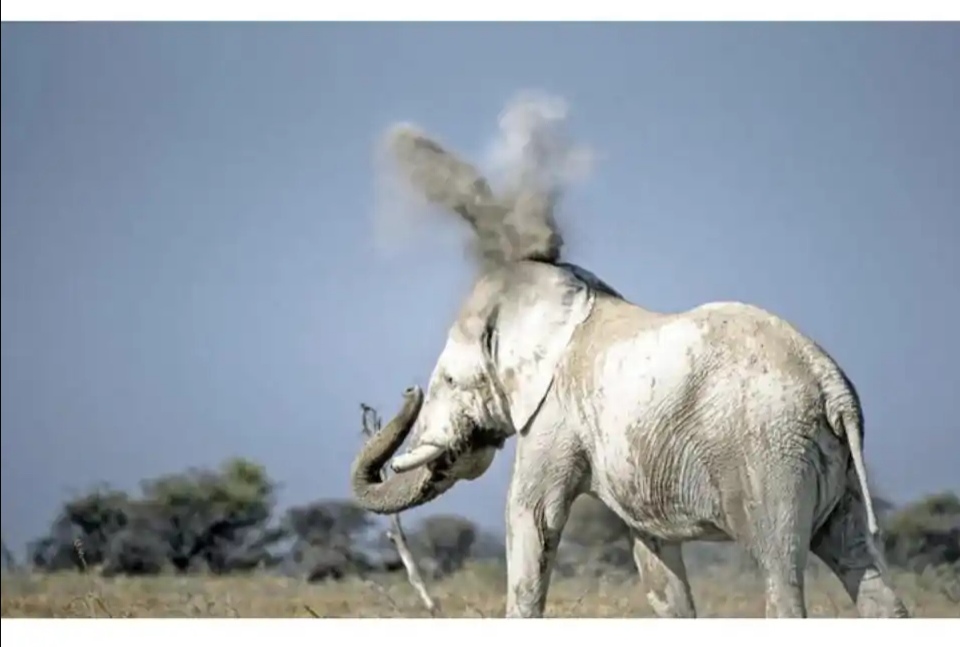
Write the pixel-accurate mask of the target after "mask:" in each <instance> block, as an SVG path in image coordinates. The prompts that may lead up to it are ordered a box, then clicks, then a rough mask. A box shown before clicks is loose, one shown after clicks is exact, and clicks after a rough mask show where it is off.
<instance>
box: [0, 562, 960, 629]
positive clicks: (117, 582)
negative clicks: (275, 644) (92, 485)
mask: <svg viewBox="0 0 960 647" xmlns="http://www.w3.org/2000/svg"><path fill="white" fill-rule="evenodd" d="M896 586H897V589H898V591H899V592H900V593H901V595H902V596H903V597H904V599H905V601H906V602H907V605H908V606H909V608H910V609H911V611H912V612H913V613H914V614H915V615H917V616H921V617H940V618H943V617H954V618H955V617H960V603H958V602H955V601H953V600H951V599H950V598H948V597H947V596H946V595H945V594H944V593H942V591H941V590H940V587H938V586H937V585H936V583H934V582H930V581H926V580H925V578H923V577H918V576H915V575H911V574H905V573H903V574H898V575H897V576H896ZM693 588H694V595H695V596H696V600H697V604H698V611H699V612H700V615H701V616H703V617H761V616H762V615H763V597H762V589H761V587H760V584H759V582H758V581H757V580H756V579H755V578H754V577H751V576H748V575H739V574H737V573H718V574H713V575H703V576H701V577H699V578H694V580H693ZM431 591H432V593H433V594H434V595H435V597H436V598H437V601H438V602H439V603H440V605H441V615H444V616H450V617H493V618H496V617H502V615H503V605H504V591H505V588H504V581H503V575H502V573H499V572H496V571H492V570H490V569H487V568H484V567H482V566H476V567H471V568H470V569H468V570H466V571H464V572H462V573H459V574H457V575H456V576H454V577H451V578H449V579H448V580H446V581H443V582H438V583H435V584H434V585H433V586H432V588H431ZM807 603H808V608H809V613H810V615H811V616H814V617H836V616H842V617H854V616H855V615H856V614H855V611H854V608H853V606H852V605H851V603H850V602H849V601H848V600H847V599H846V598H845V596H844V594H843V592H842V590H841V589H840V586H839V584H838V583H837V582H836V581H835V580H833V579H832V578H828V577H825V576H824V577H813V578H811V579H810V581H809V583H808V587H807ZM426 615H428V614H427V612H426V611H425V610H424V608H423V607H422V606H421V605H420V603H419V600H418V598H417V596H416V594H415V593H414V591H413V589H412V588H411V587H410V585H409V584H407V582H406V580H405V578H404V577H403V576H402V575H397V576H396V577H386V578H381V579H378V580H377V581H373V580H366V581H365V580H350V581H343V582H337V583H324V584H308V583H305V582H301V581H297V580H292V579H289V578H282V577H275V576H270V575H250V576H238V577H218V578H212V577H203V576H163V577H153V578H129V579H128V578H117V579H101V578H98V577H96V576H94V575H84V574H62V575H14V576H4V579H3V586H2V616H3V617H4V618H9V617H35V618H42V617H60V618H64V617H115V618H119V617H221V618H222V617H259V618H264V617H271V618H272V617H311V616H314V617H424V616H426ZM547 615H548V616H553V617H608V618H613V617H642V616H651V615H652V612H651V609H650V607H649V605H648V604H647V602H646V600H645V599H644V590H643V587H642V586H641V585H640V584H639V583H638V582H637V581H636V580H631V581H627V582H619V583H615V582H610V581H597V580H572V579H559V580H557V581H556V582H555V583H554V584H553V586H552V587H551V590H550V597H549V601H548V603H547Z"/></svg>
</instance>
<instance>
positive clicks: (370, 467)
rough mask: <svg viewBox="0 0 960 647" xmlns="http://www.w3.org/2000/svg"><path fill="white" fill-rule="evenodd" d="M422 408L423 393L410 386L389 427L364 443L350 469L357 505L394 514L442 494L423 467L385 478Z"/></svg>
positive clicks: (372, 510)
mask: <svg viewBox="0 0 960 647" xmlns="http://www.w3.org/2000/svg"><path fill="white" fill-rule="evenodd" d="M421 406H423V392H422V391H421V390H420V389H419V388H418V387H411V388H409V389H407V390H406V391H405V392H404V402H403V407H402V408H401V409H400V412H399V413H398V414H397V415H396V417H395V418H393V420H391V421H390V422H389V423H387V425H386V426H385V427H384V428H383V429H381V430H380V431H379V432H377V433H376V434H375V435H374V436H373V437H371V438H370V439H369V440H367V442H366V443H365V444H364V446H363V448H362V449H361V450H360V453H359V454H358V455H357V457H356V459H355V460H354V461H353V466H352V467H351V469H350V483H351V487H352V488H353V495H354V497H355V498H356V499H357V503H358V504H359V505H360V506H361V507H362V508H364V509H366V510H369V511H371V512H374V513H377V514H394V513H397V512H402V511H404V510H407V509H408V508H414V507H416V506H419V505H422V504H424V503H427V502H428V501H431V500H433V499H434V498H436V497H437V496H439V495H440V490H439V488H437V487H435V486H434V484H433V483H431V481H432V479H433V473H432V472H431V471H430V468H429V467H426V466H423V467H418V468H416V469H412V470H410V471H408V472H403V473H400V474H392V475H390V476H389V477H388V478H387V479H386V480H384V479H383V476H382V473H381V470H382V469H383V467H384V465H386V463H387V461H388V460H390V458H391V457H392V456H393V454H394V452H396V451H397V449H399V448H400V445H402V444H403V441H404V440H406V437H407V434H409V433H410V429H411V428H412V427H413V424H414V422H416V420H417V415H418V414H419V413H420V408H421Z"/></svg>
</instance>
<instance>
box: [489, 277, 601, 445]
mask: <svg viewBox="0 0 960 647" xmlns="http://www.w3.org/2000/svg"><path fill="white" fill-rule="evenodd" d="M538 265H540V268H542V269H541V270H540V271H537V272H535V273H534V277H533V278H534V279H535V280H534V281H533V282H530V281H528V280H525V281H521V282H520V284H519V285H518V286H517V287H516V289H510V290H508V291H507V292H506V293H505V294H504V297H503V299H502V300H501V302H500V306H499V307H498V308H497V312H496V313H495V315H494V319H495V322H491V324H490V328H491V334H490V335H489V336H488V338H489V339H491V340H492V341H490V342H488V348H489V349H490V352H491V354H492V356H493V358H494V364H495V367H496V369H495V370H496V374H497V377H498V378H499V381H500V383H501V385H502V386H503V392H504V395H505V398H506V401H507V405H508V407H509V413H510V419H511V422H512V423H513V427H514V429H515V430H516V432H517V433H523V432H524V431H525V428H526V427H527V425H528V424H529V422H530V420H531V419H532V418H533V416H534V415H535V414H536V413H537V411H538V410H539V408H540V405H541V403H542V402H543V399H544V397H545V396H546V394H547V391H548V389H549V388H550V385H551V384H552V383H553V377H554V374H555V372H556V369H557V365H558V364H559V363H560V361H561V359H563V357H564V355H565V353H566V351H567V347H568V345H569V343H570V339H571V337H572V336H573V334H574V332H575V331H576V329H577V327H578V326H579V325H580V324H581V323H582V322H583V321H584V320H585V319H586V318H587V317H588V316H589V314H590V312H591V311H592V310H593V304H594V300H595V293H594V291H593V290H592V289H590V287H589V286H588V285H587V284H586V283H585V282H584V281H582V280H580V279H579V278H578V277H577V276H575V275H573V274H571V273H570V272H567V271H563V270H562V269H560V268H558V267H556V266H552V265H546V264H538Z"/></svg>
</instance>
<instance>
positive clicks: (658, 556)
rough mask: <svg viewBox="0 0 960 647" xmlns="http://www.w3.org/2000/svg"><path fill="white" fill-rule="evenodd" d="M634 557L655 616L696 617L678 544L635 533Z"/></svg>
mask: <svg viewBox="0 0 960 647" xmlns="http://www.w3.org/2000/svg"><path fill="white" fill-rule="evenodd" d="M633 560H634V561H635V562H636V564H637V570H639V571H640V579H641V581H642V582H643V584H644V586H645V587H646V588H647V600H648V601H649V603H650V606H651V607H652V608H653V611H654V613H656V614H657V616H658V617H660V618H696V617H697V611H696V608H695V606H694V604H693V596H692V595H691V593H690V583H689V581H688V580H687V569H686V566H685V565H684V563H683V552H682V550H681V544H679V543H668V542H663V541H660V540H659V539H656V538H653V537H649V536H646V535H640V534H634V536H633Z"/></svg>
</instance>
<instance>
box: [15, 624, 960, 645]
mask: <svg viewBox="0 0 960 647" xmlns="http://www.w3.org/2000/svg"><path fill="white" fill-rule="evenodd" d="M958 625H960V621H957V620H951V619H942V620H936V619H931V620H921V619H912V620H901V621H895V620H866V619H846V620H835V619H830V620H816V619H807V620H785V621H782V622H770V621H767V620H763V619H751V620H737V619H707V618H701V619H698V620H655V619H626V620H623V619H606V620H596V619H573V618H556V619H550V620H547V621H532V622H531V621H526V622H525V621H518V620H504V619H475V620H474V619H462V620H432V619H378V620H373V621H371V620H369V619H368V620H353V619H341V620H333V619H330V620H320V621H317V620H315V619H312V618H306V619H302V620H301V619H292V620H244V619H227V620H212V619H211V620H173V619H170V620H151V619H143V620H136V621H127V622H118V621H113V622H111V621H109V620H104V621H99V622H98V621H96V620H86V619H81V620H19V619H6V618H5V619H3V620H2V633H3V637H4V641H5V642H6V644H7V646H8V647H9V646H10V645H18V646H19V645H34V644H36V645H44V644H49V645H57V644H68V643H69V644H83V643H84V642H85V641H86V640H87V638H85V636H87V637H88V638H89V640H90V641H95V643H91V644H96V645H98V647H111V646H113V645H116V646H117V647H129V646H130V645H143V646H149V645H150V644H152V643H153V642H154V641H156V643H157V645H161V646H163V647H166V645H169V644H170V643H171V641H179V642H180V643H181V644H184V645H188V644H189V645H193V644H196V645H204V644H235V643H236V644H239V643H240V642H246V641H250V644H251V645H262V644H270V643H274V644H275V643H277V642H303V641H304V639H307V640H311V641H312V640H325V641H329V640H338V639H342V640H343V641H344V642H343V643H342V644H349V645H360V644H363V643H364V642H366V640H374V641H378V642H377V643H375V644H387V643H388V642H395V641H402V640H403V637H404V636H405V635H406V636H409V637H410V639H411V640H412V641H414V642H416V643H425V642H427V643H429V642H431V636H432V635H434V634H436V635H437V638H436V639H437V640H441V641H445V640H447V639H449V638H450V636H451V634H448V633H447V632H448V631H453V632H455V633H454V634H452V635H454V636H456V643H457V645H458V647H470V646H471V645H478V647H479V646H483V647H486V646H487V645H489V644H490V640H491V639H493V640H502V641H504V642H501V643H499V644H504V645H506V644H508V643H510V642H519V643H520V644H523V645H537V644H560V643H567V644H569V643H570V641H573V644H575V645H581V644H609V645H613V644H620V643H622V642H623V641H624V640H627V641H631V640H638V641H641V642H643V643H644V644H651V645H673V644H680V643H682V641H683V640H684V639H685V638H684V637H686V638H688V639H690V640H693V641H694V644H700V645H716V644H722V643H723V642H724V641H725V639H729V640H730V641H731V642H733V643H736V644H737V645H738V647H741V646H745V645H752V644H756V645H764V647H770V645H773V644H776V645H777V646H778V647H789V646H790V645H791V644H793V645H797V647H800V646H801V645H809V644H811V641H817V644H829V643H839V644H877V642H876V641H878V640H879V641H893V644H911V643H915V644H920V643H926V642H927V641H933V640H941V639H942V632H947V633H946V635H948V636H949V635H951V634H955V632H956V630H957V627H958ZM287 631H289V632H290V634H286V635H284V634H285V633H286V632H287ZM232 634H235V635H233V637H231V635H232ZM307 634H310V635H309V636H308V635H307ZM526 634H529V636H527V637H526V638H525V637H524V636H526ZM11 640H12V641H13V642H10V641H11ZM335 644H341V643H335Z"/></svg>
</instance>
